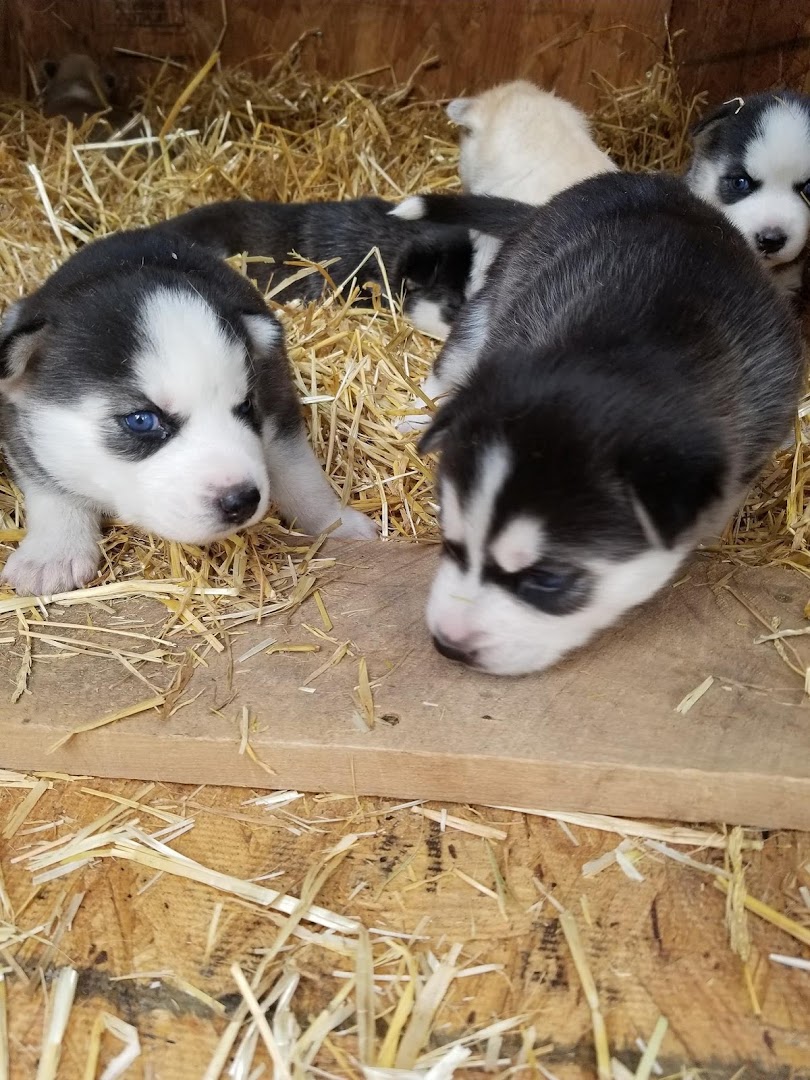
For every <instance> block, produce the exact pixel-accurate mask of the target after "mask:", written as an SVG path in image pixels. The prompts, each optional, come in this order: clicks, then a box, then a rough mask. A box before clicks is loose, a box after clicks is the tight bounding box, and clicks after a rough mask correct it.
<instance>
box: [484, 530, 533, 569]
mask: <svg viewBox="0 0 810 1080" xmlns="http://www.w3.org/2000/svg"><path fill="white" fill-rule="evenodd" d="M543 545H544V536H543V526H542V525H541V524H540V522H539V521H537V520H536V519H534V518H530V517H516V518H512V520H511V521H510V522H509V524H508V525H507V526H506V528H505V529H502V530H501V531H500V532H499V533H498V535H497V536H496V537H495V539H494V540H493V541H492V543H491V544H490V548H489V550H490V554H491V555H492V557H493V559H494V560H495V562H496V563H497V564H498V566H500V568H501V569H502V570H505V571H506V573H507V574H516V573H517V572H518V570H525V569H526V568H527V567H529V566H531V565H532V564H533V563H536V562H537V560H538V559H539V558H540V555H541V553H542V550H543Z"/></svg>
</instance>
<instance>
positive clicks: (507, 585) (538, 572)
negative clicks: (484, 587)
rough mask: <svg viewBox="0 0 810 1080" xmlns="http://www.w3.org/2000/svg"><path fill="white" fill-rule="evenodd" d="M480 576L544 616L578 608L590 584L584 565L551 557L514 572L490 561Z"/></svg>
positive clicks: (566, 613)
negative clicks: (544, 614) (551, 558)
mask: <svg viewBox="0 0 810 1080" xmlns="http://www.w3.org/2000/svg"><path fill="white" fill-rule="evenodd" d="M483 577H484V580H485V581H489V582H490V583H491V584H493V585H499V586H500V587H501V588H502V589H506V590H507V591H508V592H511V593H512V595H513V596H515V597H516V598H517V599H518V600H520V601H522V602H523V603H524V604H529V605H530V606H531V607H533V608H537V610H538V611H543V612H545V613H546V614H547V615H571V614H573V613H574V612H575V611H579V610H580V609H581V608H582V607H584V606H585V604H586V603H587V601H588V598H589V597H590V595H591V592H592V587H593V586H592V581H591V575H590V573H589V572H588V571H587V570H585V569H584V568H583V567H581V566H575V565H573V564H572V563H563V562H555V561H552V560H550V559H542V560H541V561H540V562H537V563H535V564H534V565H533V566H529V567H527V568H526V569H525V570H519V571H518V572H517V573H514V574H509V573H507V572H506V571H505V570H502V569H501V567H500V566H498V565H497V564H496V563H494V562H491V563H488V564H487V566H486V567H485V568H484V574H483Z"/></svg>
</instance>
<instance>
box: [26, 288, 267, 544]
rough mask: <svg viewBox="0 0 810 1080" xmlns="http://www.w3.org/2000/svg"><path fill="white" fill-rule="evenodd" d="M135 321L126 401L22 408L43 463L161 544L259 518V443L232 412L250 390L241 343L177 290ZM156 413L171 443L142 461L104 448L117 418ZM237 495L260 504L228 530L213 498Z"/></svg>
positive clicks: (160, 296) (153, 301)
mask: <svg viewBox="0 0 810 1080" xmlns="http://www.w3.org/2000/svg"><path fill="white" fill-rule="evenodd" d="M138 320H139V324H140V328H141V332H142V335H143V341H144V344H143V345H142V347H141V349H140V351H139V353H138V355H137V356H136V357H135V358H134V361H133V372H134V382H135V384H136V387H137V390H136V397H135V399H134V400H133V399H129V400H127V401H126V402H120V401H117V400H111V399H109V398H107V397H106V396H105V395H104V394H103V392H99V393H98V394H96V395H95V396H92V395H87V396H85V397H84V398H82V399H80V401H79V403H78V405H76V404H74V405H71V406H70V407H65V406H59V405H54V404H51V403H49V402H42V401H40V402H36V403H35V404H34V405H32V407H31V408H29V409H27V410H26V413H27V418H26V422H27V424H28V426H29V431H30V436H31V445H32V446H34V447H35V448H36V453H37V457H38V458H39V460H40V462H41V464H42V465H43V466H44V468H45V469H46V470H47V471H48V472H49V473H50V475H51V476H53V477H54V478H55V479H56V480H58V481H59V483H60V484H61V485H62V486H63V487H64V488H65V489H66V490H68V491H72V492H74V493H76V494H78V495H81V496H84V497H87V498H90V499H93V500H94V501H95V502H96V503H97V504H98V506H99V507H101V508H103V509H104V510H105V511H107V512H111V513H113V514H115V515H116V516H119V517H121V518H124V519H125V520H127V521H131V522H133V523H135V524H138V525H140V526H142V527H143V528H146V529H149V530H151V531H154V532H156V533H159V534H160V535H161V536H164V537H167V538H168V539H174V540H180V541H184V542H187V543H207V542H209V541H210V540H213V539H215V538H217V537H221V536H226V535H228V533H231V532H233V531H234V530H235V529H236V528H237V527H238V528H243V527H245V526H247V525H250V524H252V523H253V522H255V521H258V520H260V519H261V517H262V516H263V515H264V513H265V511H266V509H267V502H268V496H269V484H268V478H267V469H266V465H265V461H264V454H263V450H262V442H261V438H260V436H259V435H258V434H257V433H256V432H255V431H253V430H252V429H251V427H250V426H249V425H248V423H246V422H245V420H243V419H240V418H239V417H238V416H237V415H236V413H235V411H234V410H235V409H236V408H237V407H238V406H239V405H240V403H241V402H243V401H244V400H245V399H246V398H247V396H248V393H249V389H250V387H249V362H250V361H249V358H248V356H247V352H246V349H245V346H244V344H243V343H242V342H241V341H240V340H239V339H238V338H237V337H236V335H235V334H234V333H232V332H231V331H230V330H229V328H228V327H227V326H226V325H223V323H222V321H221V320H220V318H219V317H218V315H217V314H216V312H215V311H214V310H213V309H212V308H211V307H209V306H208V304H207V303H206V302H205V301H204V300H203V299H202V298H201V297H199V296H198V295H196V294H195V293H192V292H190V291H186V290H184V289H161V290H157V291H155V292H154V293H151V294H150V295H149V296H147V298H146V300H145V301H144V302H143V304H142V307H141V310H140V311H139V312H138ZM268 321H269V320H268ZM252 330H253V332H254V333H259V334H261V333H263V334H264V335H265V337H267V336H268V334H269V331H268V330H259V329H257V328H256V327H255V326H254V327H253V328H252ZM154 406H156V407H157V408H158V409H160V410H163V411H164V412H165V413H166V414H168V415H169V416H170V417H171V418H172V419H173V420H174V421H176V425H177V430H176V431H175V432H174V433H173V434H172V435H171V437H169V438H166V439H165V441H164V442H162V443H161V444H160V445H159V446H157V447H156V448H154V449H153V450H152V452H151V453H149V454H148V455H146V456H143V457H141V458H140V460H139V459H138V456H137V454H134V455H132V456H128V455H127V454H126V453H118V452H116V451H115V450H114V449H112V448H111V446H110V445H109V440H110V438H111V437H112V436H113V435H114V434H116V433H117V432H119V431H120V430H121V419H122V416H123V415H124V414H129V413H132V412H134V411H149V410H150V407H154ZM123 437H124V438H128V436H126V435H124V436H123ZM238 487H241V488H245V489H255V490H256V491H257V492H258V496H259V497H258V502H257V504H256V506H255V512H254V513H253V514H252V515H251V517H250V518H249V519H248V520H246V521H241V522H239V524H238V525H233V524H230V525H229V524H228V523H227V521H225V520H224V519H223V517H222V513H221V511H220V509H219V507H218V504H217V499H218V498H219V497H220V496H222V495H223V494H224V493H225V492H227V491H228V490H229V489H233V488H238Z"/></svg>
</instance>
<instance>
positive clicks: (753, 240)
mask: <svg viewBox="0 0 810 1080" xmlns="http://www.w3.org/2000/svg"><path fill="white" fill-rule="evenodd" d="M692 136H693V139H694V151H693V155H692V160H691V162H690V164H689V166H688V168H687V171H686V182H687V183H688V184H689V186H690V187H691V188H692V190H693V191H694V192H695V194H697V195H700V196H701V198H703V199H706V200H707V201H708V202H710V203H712V204H713V205H714V206H717V207H718V208H719V209H720V210H722V211H723V213H724V214H725V215H726V217H727V218H728V219H729V221H731V222H732V223H733V224H734V225H736V227H737V228H738V229H739V230H740V232H741V233H742V234H743V236H744V237H745V239H746V240H747V241H748V243H749V244H750V245H751V247H752V248H753V249H754V251H755V252H756V253H757V254H758V255H759V257H760V259H761V260H762V262H763V265H764V266H766V267H767V268H768V269H769V270H771V271H772V272H773V274H774V278H775V280H776V282H777V284H778V285H779V286H780V287H781V288H783V289H785V290H786V291H789V292H792V291H795V290H797V289H798V288H799V287H800V286H801V284H802V276H803V270H804V257H805V253H806V248H807V243H808V236H809V235H810V96H808V95H806V94H797V93H794V92H793V91H791V90H779V91H776V90H774V91H769V92H768V93H761V94H751V95H750V96H748V97H737V98H732V99H731V100H730V101H726V102H724V103H723V104H722V105H720V106H719V107H718V108H716V109H713V110H712V111H711V112H709V113H707V114H706V115H705V116H704V117H703V118H702V119H701V120H700V121H699V122H698V123H697V124H696V125H695V127H694V128H693V130H692Z"/></svg>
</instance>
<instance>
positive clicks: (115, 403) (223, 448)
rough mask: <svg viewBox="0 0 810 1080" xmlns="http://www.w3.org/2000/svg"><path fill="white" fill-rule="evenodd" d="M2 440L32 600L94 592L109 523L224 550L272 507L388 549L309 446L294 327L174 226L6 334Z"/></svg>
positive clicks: (129, 237)
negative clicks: (16, 490)
mask: <svg viewBox="0 0 810 1080" xmlns="http://www.w3.org/2000/svg"><path fill="white" fill-rule="evenodd" d="M0 432H2V435H3V441H4V447H5V451H6V457H7V460H8V463H9V465H10V467H11V470H12V473H13V475H14V476H15V479H16V481H17V483H18V484H19V486H20V488H21V490H22V492H23V495H24V497H25V512H26V529H27V532H26V536H25V538H24V540H23V541H22V543H21V544H20V546H19V547H18V548H17V550H16V551H14V552H13V553H12V554H11V555H10V556H9V558H8V560H7V562H6V565H5V567H4V569H3V570H2V571H0V577H2V578H4V579H5V580H6V581H7V582H9V584H11V585H12V586H13V587H14V588H15V589H16V590H17V592H19V593H24V594H35V595H42V594H52V593H55V592H61V591H63V590H68V589H72V588H75V587H78V586H81V585H84V584H86V583H87V582H88V581H89V580H90V579H92V578H93V577H94V576H95V574H96V570H97V568H98V564H99V561H100V556H101V552H100V549H99V540H100V537H101V531H100V523H101V519H102V517H104V516H114V517H118V518H122V519H123V520H124V521H127V522H129V523H131V524H133V525H137V526H140V527H142V528H144V529H148V530H150V531H152V532H155V533H157V534H158V535H160V536H163V537H165V538H167V539H171V540H177V541H180V542H188V543H194V544H207V543H210V542H211V541H213V540H216V539H218V538H221V537H224V536H227V535H228V534H230V533H233V532H234V531H236V530H237V529H240V528H245V527H247V526H249V525H252V524H254V523H255V522H258V521H259V520H261V518H262V517H263V516H264V514H265V513H266V511H267V507H268V503H269V501H270V500H271V499H272V500H273V501H274V502H275V504H276V505H277V506H278V508H279V511H280V513H281V514H282V516H283V517H285V518H286V519H287V520H288V521H291V522H294V523H295V524H296V525H297V526H298V527H299V528H300V529H301V530H302V531H303V532H307V533H310V534H318V533H320V532H323V531H324V530H326V529H327V528H329V526H331V525H333V524H335V523H339V525H338V528H337V530H336V534H337V535H342V536H346V537H372V536H376V535H377V530H376V526H375V525H374V523H373V522H372V521H371V520H370V519H369V518H367V517H365V516H364V515H363V514H361V513H359V512H358V511H356V510H352V509H349V508H343V507H341V504H340V500H339V499H338V496H337V495H336V494H335V492H334V491H333V489H332V487H331V485H330V483H329V481H328V480H327V478H326V476H325V474H324V472H323V470H322V469H321V466H320V465H319V463H318V461H317V459H316V457H315V454H314V453H313V450H312V448H311V447H310V445H309V442H308V440H307V435H306V430H305V427H304V422H303V418H302V413H301V408H300V404H299V401H298V398H297V395H296V392H295V388H294V386H293V382H292V379H291V376H290V373H289V365H288V360H287V355H286V350H285V346H284V335H283V331H282V328H281V325H280V323H279V322H278V320H277V319H276V317H275V316H274V315H272V314H271V313H270V312H269V311H268V310H267V307H266V305H265V303H264V301H263V299H262V297H261V295H260V294H259V293H258V292H257V291H256V289H254V288H253V286H252V285H251V284H250V283H249V282H248V281H247V280H246V279H245V278H243V277H242V275H241V274H239V273H238V272H237V271H236V270H233V269H231V268H230V267H229V266H227V264H225V263H223V262H222V261H221V260H220V259H219V258H217V256H216V255H214V254H213V253H212V252H210V251H208V250H207V249H205V248H201V247H193V246H192V245H190V244H189V243H187V242H186V241H184V240H183V239H182V238H181V237H177V236H170V235H167V234H164V233H161V232H159V231H157V230H150V229H140V230H134V231H132V232H121V233H117V234H114V235H112V236H109V237H106V238H104V239H102V240H97V241H95V242H94V243H91V244H88V245H87V246H86V247H84V248H82V249H81V250H80V251H79V252H77V254H75V255H73V256H72V257H71V258H70V259H68V260H67V262H65V263H64V264H63V265H62V266H61V267H60V268H59V269H58V270H57V271H56V272H55V273H54V274H53V275H52V276H51V277H50V278H48V279H47V280H46V281H45V283H44V284H43V285H42V286H41V287H40V288H39V289H38V290H37V291H36V292H34V293H32V294H31V295H29V296H27V297H25V298H24V299H22V300H20V301H18V302H17V303H16V304H14V305H13V306H12V307H11V308H10V309H9V310H8V311H7V312H6V314H5V317H4V319H3V322H2V324H0Z"/></svg>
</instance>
